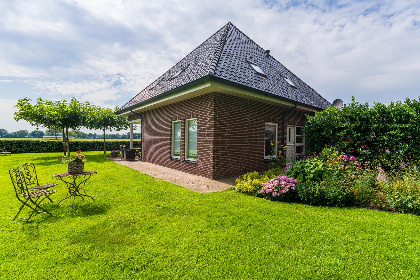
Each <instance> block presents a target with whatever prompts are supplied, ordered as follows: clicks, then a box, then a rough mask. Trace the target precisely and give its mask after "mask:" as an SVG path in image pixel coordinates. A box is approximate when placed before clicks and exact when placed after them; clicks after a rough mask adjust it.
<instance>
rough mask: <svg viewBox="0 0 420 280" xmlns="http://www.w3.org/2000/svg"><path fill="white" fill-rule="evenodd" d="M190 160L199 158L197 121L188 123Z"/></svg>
mask: <svg viewBox="0 0 420 280" xmlns="http://www.w3.org/2000/svg"><path fill="white" fill-rule="evenodd" d="M187 143H188V158H194V159H196V158H197V120H189V121H188V142H187Z"/></svg>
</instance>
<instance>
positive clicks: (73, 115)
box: [14, 97, 128, 155]
mask: <svg viewBox="0 0 420 280" xmlns="http://www.w3.org/2000/svg"><path fill="white" fill-rule="evenodd" d="M15 107H16V108H17V109H18V111H17V112H15V117H14V119H15V120H16V121H19V120H25V121H27V122H29V123H30V124H31V125H33V126H36V127H39V126H43V127H46V128H48V129H49V130H58V129H59V130H61V131H62V132H63V149H64V154H65V153H66V151H67V153H68V155H70V145H69V130H70V129H72V130H74V131H78V130H79V129H80V128H81V127H86V128H88V129H101V130H102V131H103V132H104V151H106V150H105V148H106V147H105V130H112V129H115V130H122V129H127V128H128V122H127V119H125V118H122V117H118V116H116V115H115V114H114V111H112V110H111V109H104V108H101V107H98V106H94V105H91V104H90V103H89V102H84V103H81V102H79V101H78V100H77V99H76V98H74V97H73V98H72V99H71V100H70V102H67V101H66V100H59V101H49V100H43V99H42V98H38V99H37V102H36V104H34V105H33V104H31V99H29V98H23V99H19V100H18V102H17V104H16V106H15Z"/></svg>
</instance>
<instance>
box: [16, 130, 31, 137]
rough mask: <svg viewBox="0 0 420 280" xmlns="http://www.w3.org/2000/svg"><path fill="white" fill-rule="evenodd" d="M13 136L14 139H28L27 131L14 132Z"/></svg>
mask: <svg viewBox="0 0 420 280" xmlns="http://www.w3.org/2000/svg"><path fill="white" fill-rule="evenodd" d="M13 135H14V136H15V137H16V138H24V137H28V131H27V130H18V131H16V132H13Z"/></svg>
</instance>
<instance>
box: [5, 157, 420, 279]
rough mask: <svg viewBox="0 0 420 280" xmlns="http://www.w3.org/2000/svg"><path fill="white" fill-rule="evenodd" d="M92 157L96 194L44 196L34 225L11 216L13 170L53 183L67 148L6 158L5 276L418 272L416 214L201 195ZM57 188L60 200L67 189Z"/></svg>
mask: <svg viewBox="0 0 420 280" xmlns="http://www.w3.org/2000/svg"><path fill="white" fill-rule="evenodd" d="M86 154H87V157H88V160H89V162H87V163H85V170H97V171H98V174H97V175H96V176H94V177H92V179H91V180H90V181H88V183H87V184H86V188H85V189H86V192H87V193H88V194H90V195H92V196H93V197H94V198H95V200H96V202H93V201H92V200H90V199H85V200H82V199H80V198H78V199H76V202H75V206H74V209H72V208H71V200H70V199H68V200H65V201H64V202H62V203H61V204H60V205H59V207H57V206H56V204H45V207H46V208H47V209H48V210H50V211H51V212H52V213H53V215H54V216H53V217H50V216H48V215H45V214H38V215H34V217H33V218H32V219H31V221H30V222H29V223H27V224H25V223H23V220H18V221H12V218H13V217H14V215H15V214H16V212H17V210H18V208H19V206H20V203H19V202H18V201H17V199H16V198H15V196H14V191H13V187H12V184H11V181H10V178H9V175H8V169H10V168H15V167H16V166H17V165H18V164H20V163H24V162H33V163H35V164H36V167H37V172H38V176H39V177H40V181H41V183H48V182H54V181H55V179H52V174H55V173H60V172H65V171H66V166H64V165H61V164H60V159H61V156H62V155H61V153H48V154H13V155H12V156H10V157H9V156H8V157H6V156H1V157H0V181H1V182H2V188H1V189H0V199H1V201H2V203H1V205H0V212H1V216H0V277H1V279H419V278H420V268H419V267H420V232H419V230H418V229H419V225H420V217H418V216H413V215H403V214H395V213H388V212H379V211H375V210H368V209H356V208H344V209H343V208H329V207H313V206H308V205H299V204H288V203H280V202H271V201H268V200H263V199H260V198H256V197H252V196H247V195H245V194H241V193H237V192H235V191H233V190H227V191H223V192H218V193H210V194H200V193H195V192H192V191H190V190H187V189H184V188H182V187H179V186H176V185H174V184H171V183H168V182H165V181H162V180H159V179H156V178H153V177H151V176H148V175H144V174H142V173H139V172H137V171H134V170H132V169H130V168H127V167H124V166H120V165H118V164H116V163H114V162H112V161H109V160H107V159H105V158H104V155H103V152H88V153H86ZM55 189H56V190H57V193H56V194H54V195H53V196H52V198H53V200H54V202H58V201H59V200H60V199H61V198H63V197H64V196H65V195H66V191H67V190H66V188H65V186H64V185H63V183H60V184H59V185H58V186H56V187H55ZM28 213H29V211H27V210H26V211H25V212H24V213H23V215H25V214H26V215H27V214H28Z"/></svg>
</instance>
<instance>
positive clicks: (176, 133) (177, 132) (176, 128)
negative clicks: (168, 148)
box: [173, 122, 181, 157]
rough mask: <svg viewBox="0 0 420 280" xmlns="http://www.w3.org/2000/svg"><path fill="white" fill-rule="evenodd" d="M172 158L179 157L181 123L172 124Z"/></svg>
mask: <svg viewBox="0 0 420 280" xmlns="http://www.w3.org/2000/svg"><path fill="white" fill-rule="evenodd" d="M173 133H174V143H173V145H174V146H173V147H174V156H177V157H179V156H180V155H181V122H175V123H174V131H173Z"/></svg>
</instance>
